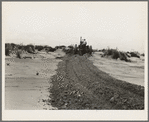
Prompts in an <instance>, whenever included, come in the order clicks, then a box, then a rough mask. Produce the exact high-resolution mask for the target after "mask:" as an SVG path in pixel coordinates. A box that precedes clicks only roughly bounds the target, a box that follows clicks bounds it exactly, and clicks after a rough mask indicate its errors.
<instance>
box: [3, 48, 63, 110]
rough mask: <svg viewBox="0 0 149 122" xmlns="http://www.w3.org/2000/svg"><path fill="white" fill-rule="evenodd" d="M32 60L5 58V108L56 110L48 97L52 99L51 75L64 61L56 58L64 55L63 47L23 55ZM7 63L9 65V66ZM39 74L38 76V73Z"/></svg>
mask: <svg viewBox="0 0 149 122" xmlns="http://www.w3.org/2000/svg"><path fill="white" fill-rule="evenodd" d="M23 56H31V57H34V58H33V59H28V58H27V59H18V58H12V57H6V58H5V109H9V110H10V109H15V110H43V109H45V110H47V109H57V108H54V107H52V106H51V105H50V104H49V103H48V104H47V103H46V100H48V99H50V97H49V96H50V93H49V88H51V86H52V84H51V79H50V78H51V76H53V75H54V74H55V73H56V71H55V70H56V69H57V65H58V63H59V62H60V61H61V60H60V59H56V57H61V56H64V53H63V52H62V51H61V50H57V51H55V52H50V53H49V54H46V53H45V52H39V53H38V54H34V55H32V54H23ZM7 64H8V65H7ZM37 72H38V73H39V75H36V73H37Z"/></svg>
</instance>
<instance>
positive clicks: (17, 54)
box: [16, 50, 22, 59]
mask: <svg viewBox="0 0 149 122" xmlns="http://www.w3.org/2000/svg"><path fill="white" fill-rule="evenodd" d="M16 57H17V58H20V59H21V58H22V57H21V51H20V50H18V51H17V53H16Z"/></svg>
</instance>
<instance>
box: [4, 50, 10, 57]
mask: <svg viewBox="0 0 149 122" xmlns="http://www.w3.org/2000/svg"><path fill="white" fill-rule="evenodd" d="M5 55H6V56H9V55H10V50H9V49H8V48H6V49H5Z"/></svg>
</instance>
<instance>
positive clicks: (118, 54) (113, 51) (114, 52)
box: [102, 48, 130, 62]
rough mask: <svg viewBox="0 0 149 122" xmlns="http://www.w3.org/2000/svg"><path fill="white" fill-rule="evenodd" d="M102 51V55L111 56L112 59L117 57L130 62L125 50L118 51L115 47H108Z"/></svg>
mask: <svg viewBox="0 0 149 122" xmlns="http://www.w3.org/2000/svg"><path fill="white" fill-rule="evenodd" d="M103 52H104V54H103V55H102V57H105V56H111V58H112V59H118V58H119V59H120V60H124V61H126V62H130V60H129V59H128V58H127V54H126V53H125V52H121V51H118V50H117V49H110V48H108V49H107V50H106V49H104V51H103Z"/></svg>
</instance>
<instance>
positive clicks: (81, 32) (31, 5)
mask: <svg viewBox="0 0 149 122" xmlns="http://www.w3.org/2000/svg"><path fill="white" fill-rule="evenodd" d="M147 12H148V6H147V2H145V1H144V2H140V1H138V2H101V1H96V2H2V33H3V35H2V36H4V39H5V40H4V41H5V43H17V44H21V43H23V44H36V45H50V46H53V47H54V46H57V45H66V46H68V45H71V44H79V42H80V36H82V38H84V39H86V41H87V44H88V45H92V47H93V48H94V49H103V48H108V47H109V48H118V49H119V50H122V51H132V50H133V51H139V52H144V51H145V45H146V42H147V41H148V28H147V27H148V25H147V24H148V16H147V15H148V13H147Z"/></svg>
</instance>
